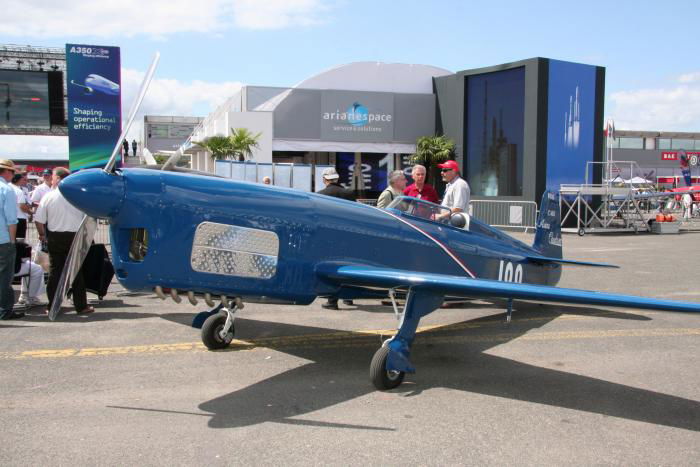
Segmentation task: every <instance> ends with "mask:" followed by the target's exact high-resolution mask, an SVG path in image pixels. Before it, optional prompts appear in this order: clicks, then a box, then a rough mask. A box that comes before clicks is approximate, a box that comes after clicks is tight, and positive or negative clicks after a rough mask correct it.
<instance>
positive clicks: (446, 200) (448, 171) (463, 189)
mask: <svg viewBox="0 0 700 467" xmlns="http://www.w3.org/2000/svg"><path fill="white" fill-rule="evenodd" d="M438 167H440V169H441V170H440V175H442V180H443V181H444V182H447V187H446V188H445V195H444V196H443V197H442V205H443V206H445V207H446V208H449V210H450V211H449V212H445V214H442V215H440V216H438V220H444V221H449V218H450V216H452V215H453V214H456V213H458V212H464V213H468V210H469V198H470V197H471V190H470V189H469V184H468V183H467V182H466V180H464V179H463V178H462V177H460V175H459V165H457V162H455V161H452V160H449V161H445V162H444V163H442V164H438Z"/></svg>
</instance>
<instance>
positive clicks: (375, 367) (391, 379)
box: [369, 345, 406, 391]
mask: <svg viewBox="0 0 700 467" xmlns="http://www.w3.org/2000/svg"><path fill="white" fill-rule="evenodd" d="M388 357H389V347H388V346H386V345H383V346H382V347H380V348H379V350H377V352H376V353H375V354H374V357H372V363H371V364H370V366H369V378H370V379H371V380H372V384H374V387H375V388H377V389H379V390H380V391H388V390H389V389H394V388H395V387H398V386H399V385H400V384H401V383H403V378H404V376H406V373H404V372H403V371H389V370H387V369H386V360H387V358H388Z"/></svg>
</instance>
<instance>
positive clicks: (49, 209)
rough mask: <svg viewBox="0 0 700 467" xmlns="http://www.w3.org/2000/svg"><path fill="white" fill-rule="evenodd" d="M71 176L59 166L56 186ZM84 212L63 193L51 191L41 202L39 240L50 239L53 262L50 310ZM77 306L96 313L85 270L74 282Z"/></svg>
mask: <svg viewBox="0 0 700 467" xmlns="http://www.w3.org/2000/svg"><path fill="white" fill-rule="evenodd" d="M68 175H70V171H69V170H68V169H66V168H65V167H56V168H55V169H54V171H53V179H52V184H53V186H55V187H57V186H58V184H59V183H60V181H61V180H63V179H64V178H66V177H67V176H68ZM83 216H84V214H83V212H82V211H80V210H78V209H77V208H75V207H74V206H73V205H72V204H70V203H69V202H68V201H67V200H66V199H65V198H64V197H63V195H62V194H61V191H60V190H58V189H56V190H51V191H50V192H49V193H48V194H47V195H46V196H44V197H43V198H42V199H41V203H39V208H38V209H37V210H36V214H35V215H34V222H35V223H36V228H37V231H38V232H39V240H41V241H42V242H44V241H46V240H48V247H49V260H50V262H51V267H50V269H49V282H48V284H47V286H46V292H47V295H48V297H49V310H50V309H51V304H52V303H53V300H54V296H55V295H56V289H57V288H58V281H59V279H60V278H61V273H62V272H63V267H64V265H65V264H66V260H67V259H68V253H69V252H70V247H71V244H72V243H73V238H74V237H75V233H76V232H77V231H78V228H79V227H80V223H81V222H82V220H83ZM73 304H74V305H75V310H76V312H77V313H78V314H84V313H92V312H93V311H95V309H94V308H93V307H91V306H89V305H88V303H87V295H86V292H85V279H84V278H83V270H82V268H81V269H80V271H78V275H77V276H75V280H74V281H73Z"/></svg>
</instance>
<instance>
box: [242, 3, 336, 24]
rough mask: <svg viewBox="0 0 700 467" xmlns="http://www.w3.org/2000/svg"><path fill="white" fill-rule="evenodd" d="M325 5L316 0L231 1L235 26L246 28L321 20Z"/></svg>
mask: <svg viewBox="0 0 700 467" xmlns="http://www.w3.org/2000/svg"><path fill="white" fill-rule="evenodd" d="M327 10H328V7H327V6H324V5H323V4H321V3H320V2H319V1H318V0H266V1H260V0H237V1H235V2H234V3H233V14H234V21H235V24H236V26H239V27H241V28H246V29H282V28H287V27H291V26H311V25H314V24H318V23H320V22H322V15H323V14H324V13H326V12H327Z"/></svg>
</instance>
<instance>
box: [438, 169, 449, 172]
mask: <svg viewBox="0 0 700 467" xmlns="http://www.w3.org/2000/svg"><path fill="white" fill-rule="evenodd" d="M451 170H452V169H441V170H440V172H450V171H451Z"/></svg>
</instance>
